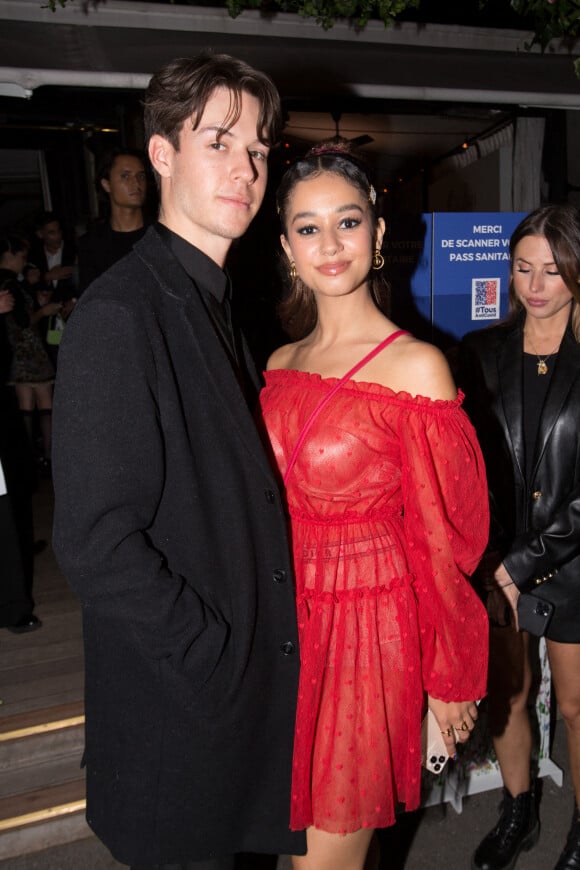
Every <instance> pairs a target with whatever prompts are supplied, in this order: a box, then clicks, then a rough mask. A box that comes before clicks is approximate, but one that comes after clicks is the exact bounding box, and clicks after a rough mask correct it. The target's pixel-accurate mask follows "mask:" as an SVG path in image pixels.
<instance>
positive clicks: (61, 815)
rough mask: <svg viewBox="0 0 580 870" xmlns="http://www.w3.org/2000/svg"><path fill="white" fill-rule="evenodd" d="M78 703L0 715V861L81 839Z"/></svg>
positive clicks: (82, 795)
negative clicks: (0, 773)
mask: <svg viewBox="0 0 580 870" xmlns="http://www.w3.org/2000/svg"><path fill="white" fill-rule="evenodd" d="M83 742H84V710H83V704H82V703H81V702H74V703H69V704H61V705H56V706H53V707H49V708H45V709H41V710H31V711H27V712H23V713H17V714H14V715H12V716H4V717H1V716H0V771H1V772H2V775H1V777H0V860H4V859H6V858H13V857H16V856H17V855H22V854H27V853H29V852H35V851H39V850H42V849H46V848H49V847H51V846H56V845H59V844H61V843H68V842H72V841H74V840H77V839H81V838H83V837H86V836H87V835H88V834H89V829H88V827H87V824H86V822H85V818H84V810H85V780H84V776H83V774H82V771H81V769H80V761H81V757H82V748H83Z"/></svg>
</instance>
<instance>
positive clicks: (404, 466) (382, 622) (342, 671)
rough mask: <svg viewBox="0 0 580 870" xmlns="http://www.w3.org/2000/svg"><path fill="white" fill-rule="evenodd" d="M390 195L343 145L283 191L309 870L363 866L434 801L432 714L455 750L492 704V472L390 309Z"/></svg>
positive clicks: (299, 823) (288, 461) (272, 421)
mask: <svg viewBox="0 0 580 870" xmlns="http://www.w3.org/2000/svg"><path fill="white" fill-rule="evenodd" d="M375 200H376V194H375V191H374V188H373V187H372V185H371V183H370V181H369V178H368V176H367V174H366V172H365V171H364V169H363V167H362V166H361V165H360V164H359V163H358V161H357V160H355V159H354V157H352V156H351V155H350V153H349V152H348V151H347V150H344V149H342V148H340V147H337V145H336V144H334V143H333V144H332V145H328V146H323V147H322V148H320V147H319V148H317V149H313V150H312V152H310V153H309V154H308V155H307V156H306V158H305V159H303V160H301V161H299V162H298V163H297V164H295V165H294V166H293V167H291V168H290V169H289V170H288V171H287V173H286V175H285V176H284V178H283V180H282V183H281V186H280V188H279V191H278V209H279V214H280V219H281V223H282V232H283V235H282V237H281V242H282V247H283V249H284V253H285V256H286V257H287V259H288V265H289V272H290V275H291V280H292V286H291V290H290V295H289V297H288V299H287V301H286V303H285V306H284V309H285V315H286V317H285V320H286V325H287V328H288V330H289V332H290V334H291V336H292V337H293V338H295V340H294V341H293V342H292V343H291V344H288V345H285V346H284V347H281V348H280V349H279V350H277V351H276V352H275V353H274V354H273V355H272V357H271V358H270V360H269V363H268V371H267V372H266V386H265V388H264V390H263V392H262V396H261V404H262V411H263V415H264V420H265V423H266V426H267V429H268V433H269V437H270V440H271V444H272V449H273V453H274V455H275V458H276V461H277V464H278V466H279V469H280V473H281V475H282V476H283V477H284V481H285V485H286V496H287V504H288V511H289V516H290V520H291V527H292V542H293V553H294V564H295V573H296V595H297V608H298V623H299V631H300V644H301V648H300V655H301V681H300V688H299V700H298V713H297V720H296V732H295V746H294V770H293V787H292V803H291V827H292V828H293V829H303V828H306V829H307V841H308V854H307V855H306V856H305V857H295V858H294V859H293V866H294V868H295V870H337V868H340V870H361V868H362V867H363V866H364V864H365V859H366V856H367V852H368V850H369V846H370V843H371V839H372V835H373V831H374V830H375V829H376V828H383V827H387V826H389V825H392V824H394V822H395V812H396V810H397V809H398V808H399V807H400V806H401V805H404V807H405V809H406V810H413V809H415V808H416V807H417V806H418V805H419V802H420V784H421V719H422V716H423V714H424V713H425V708H426V705H427V704H428V706H429V707H430V708H431V710H432V711H433V712H434V714H435V716H436V719H437V721H438V724H439V728H440V730H441V732H442V735H443V737H444V740H445V743H446V747H447V750H448V752H449V754H450V755H453V754H454V753H455V749H456V742H457V741H461V742H463V741H464V740H466V739H467V738H468V737H469V733H470V731H471V730H472V729H473V727H474V724H475V721H476V719H477V707H476V704H475V699H477V698H480V697H481V696H482V695H483V694H484V693H485V683H486V668H487V636H488V629H487V618H486V614H485V611H484V608H483V606H482V604H481V603H480V601H479V599H478V598H477V596H476V595H475V593H474V592H473V590H472V588H471V585H470V583H469V582H468V580H467V579H466V578H467V577H468V576H469V575H470V573H471V572H472V571H473V570H474V568H475V567H476V565H477V563H478V561H479V558H480V556H481V553H482V552H483V549H484V547H485V544H486V542H487V532H488V508H487V504H488V500H487V490H486V480H485V471H484V464H483V460H482V457H481V453H480V449H479V446H478V443H477V440H476V437H475V434H474V430H473V429H472V426H471V424H470V423H469V421H468V419H467V417H466V415H465V414H464V412H463V411H462V409H461V396H460V395H458V393H457V390H456V388H455V385H454V383H453V380H452V378H451V375H450V373H449V369H448V367H447V364H446V362H445V359H444V357H443V355H442V354H441V353H440V352H439V351H438V350H437V349H436V348H434V347H432V346H431V345H429V344H425V343H423V342H421V341H418V340H416V339H415V338H413V336H411V335H409V334H408V333H406V332H404V331H402V330H400V329H398V327H397V326H396V325H395V324H394V323H393V322H392V321H391V320H389V318H388V317H387V316H386V314H385V313H384V305H383V288H384V284H383V282H382V280H381V279H379V278H377V276H378V275H379V271H380V267H381V266H382V262H383V260H382V257H381V255H380V248H381V243H382V239H383V233H384V229H385V225H384V221H383V219H382V218H380V217H378V216H377V214H376V212H375ZM345 375H346V376H347V377H346V379H344V378H345Z"/></svg>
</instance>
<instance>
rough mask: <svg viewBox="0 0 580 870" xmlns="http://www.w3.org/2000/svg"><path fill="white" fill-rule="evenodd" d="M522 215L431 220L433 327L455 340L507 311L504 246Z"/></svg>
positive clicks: (479, 214)
mask: <svg viewBox="0 0 580 870" xmlns="http://www.w3.org/2000/svg"><path fill="white" fill-rule="evenodd" d="M525 216H526V213H525V212H509V213H508V212H465V213H464V212H462V213H455V212H448V213H444V212H442V213H436V214H434V215H433V236H432V245H433V247H432V260H431V291H432V295H433V303H432V304H433V308H432V319H433V326H434V327H435V328H436V329H437V330H438V331H441V332H443V333H444V334H446V335H448V336H452V337H454V338H456V339H460V338H461V337H462V336H463V335H465V333H466V332H469V331H470V330H472V329H477V328H478V327H482V326H487V325H489V324H490V323H491V322H493V321H497V320H499V319H500V317H504V316H505V315H506V314H507V310H508V287H509V266H510V259H509V241H510V236H511V234H512V233H513V231H514V229H515V228H516V226H517V225H518V224H519V223H520V221H521V220H522V219H523V218H524V217H525Z"/></svg>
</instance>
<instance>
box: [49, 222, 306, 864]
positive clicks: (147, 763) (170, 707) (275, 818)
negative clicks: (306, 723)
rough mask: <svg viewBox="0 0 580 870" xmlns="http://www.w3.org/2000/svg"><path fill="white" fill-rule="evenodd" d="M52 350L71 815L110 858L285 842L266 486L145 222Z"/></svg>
mask: <svg viewBox="0 0 580 870" xmlns="http://www.w3.org/2000/svg"><path fill="white" fill-rule="evenodd" d="M60 353H61V356H60V360H59V375H58V379H57V385H56V391H55V402H54V484H55V493H56V510H55V530H54V546H55V551H56V553H57V556H58V559H59V561H60V564H61V566H62V568H63V571H64V574H65V576H66V577H67V578H68V580H69V582H70V584H71V585H72V587H73V588H74V589H75V590H76V592H77V593H78V595H79V596H80V598H81V601H82V605H83V614H84V637H85V655H86V751H85V762H86V768H87V818H88V821H89V824H90V825H91V827H92V828H93V829H94V831H95V832H96V833H97V835H98V836H99V837H100V838H101V839H102V840H103V842H104V843H105V844H106V845H107V846H108V847H109V848H110V850H111V851H112V853H113V855H114V856H115V857H116V858H117V859H118V860H120V861H122V862H125V863H128V864H131V863H133V864H135V863H147V864H157V863H179V862H185V861H186V860H198V859H204V858H207V857H210V856H214V855H226V854H231V853H234V852H238V851H248V852H253V851H255V852H272V853H278V852H280V853H291V852H303V851H304V841H303V835H302V834H292V833H290V831H289V827H288V825H289V807H290V781H291V755H292V742H293V731H294V714H295V703H296V693H297V682H298V668H299V656H298V643H297V627H296V618H295V603H294V591H293V582H292V573H291V567H290V563H289V549H288V546H287V539H286V522H285V516H284V510H283V506H282V503H281V499H280V493H279V489H278V486H277V482H276V478H275V476H274V474H273V472H272V470H271V468H270V465H269V463H268V461H267V457H266V454H265V451H264V449H263V447H262V443H261V440H260V438H259V435H258V432H257V429H256V427H255V424H254V421H253V419H252V414H251V412H250V410H249V409H248V406H247V403H246V401H245V399H244V397H243V395H242V392H241V390H240V388H239V385H238V381H237V379H236V376H235V374H234V372H233V370H232V368H231V365H230V363H229V362H228V359H227V357H226V355H225V353H224V351H223V349H222V346H221V344H220V342H219V340H218V338H217V336H216V334H215V331H214V329H213V327H212V325H211V323H210V321H209V320H208V316H207V313H206V310H205V308H204V306H203V303H202V301H201V298H200V296H199V294H198V292H197V290H196V288H195V287H194V286H193V284H192V281H191V279H190V278H189V277H188V276H187V275H186V273H185V272H184V270H183V269H182V267H181V266H180V265H179V263H178V262H177V260H176V259H174V257H173V255H172V254H171V253H170V251H169V250H168V248H167V247H166V246H165V245H164V243H163V242H162V241H161V239H160V237H159V235H158V233H157V232H156V231H155V230H154V229H150V230H149V231H148V233H147V235H146V236H145V237H144V238H143V239H142V240H141V241H140V242H139V243H138V244H137V245H136V246H135V249H134V251H133V252H132V253H131V254H129V256H128V257H126V258H124V259H123V260H122V261H120V262H119V263H117V264H116V265H115V266H114V267H113V268H112V269H111V270H109V271H108V272H107V273H106V274H104V275H103V276H101V277H100V278H99V279H98V280H97V281H96V282H95V283H94V284H93V285H92V287H91V288H90V289H89V290H88V291H87V293H86V294H85V295H84V296H83V297H82V299H81V301H80V302H79V304H78V306H77V309H76V310H75V312H74V314H73V316H72V318H71V319H70V321H69V323H68V324H67V328H66V331H65V335H64V339H63V343H62V346H61V351H60Z"/></svg>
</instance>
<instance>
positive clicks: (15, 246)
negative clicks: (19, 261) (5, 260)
mask: <svg viewBox="0 0 580 870" xmlns="http://www.w3.org/2000/svg"><path fill="white" fill-rule="evenodd" d="M20 251H28V242H27V241H26V239H25V238H24V237H23V236H18V235H16V233H0V259H2V257H3V256H4V254H19V253H20Z"/></svg>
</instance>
